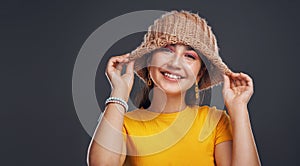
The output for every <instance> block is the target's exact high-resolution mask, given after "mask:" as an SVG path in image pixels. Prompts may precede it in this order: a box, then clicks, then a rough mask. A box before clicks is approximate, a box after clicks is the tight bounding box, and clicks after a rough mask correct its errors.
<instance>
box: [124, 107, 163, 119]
mask: <svg viewBox="0 0 300 166" xmlns="http://www.w3.org/2000/svg"><path fill="white" fill-rule="evenodd" d="M156 116H157V113H154V112H150V111H147V110H145V109H136V110H133V111H129V112H126V114H125V116H124V121H128V120H136V121H146V120H150V119H153V118H154V117H156Z"/></svg>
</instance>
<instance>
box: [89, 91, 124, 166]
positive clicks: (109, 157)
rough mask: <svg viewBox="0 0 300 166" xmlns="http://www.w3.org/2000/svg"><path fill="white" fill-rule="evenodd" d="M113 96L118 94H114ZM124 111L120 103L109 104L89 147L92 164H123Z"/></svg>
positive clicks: (94, 165)
mask: <svg viewBox="0 0 300 166" xmlns="http://www.w3.org/2000/svg"><path fill="white" fill-rule="evenodd" d="M112 96H118V95H114V94H112ZM118 97H120V96H118ZM124 112H125V110H124V108H123V107H122V106H121V105H119V104H116V103H110V104H108V105H107V107H106V109H105V111H104V115H103V117H102V120H101V122H100V123H99V124H98V126H97V128H96V130H95V133H94V136H93V139H92V142H91V144H90V147H89V153H88V163H89V165H90V166H99V165H121V163H120V162H121V156H122V154H123V155H124V153H125V152H124V150H125V148H123V146H125V144H124V139H123V135H122V127H123V119H124Z"/></svg>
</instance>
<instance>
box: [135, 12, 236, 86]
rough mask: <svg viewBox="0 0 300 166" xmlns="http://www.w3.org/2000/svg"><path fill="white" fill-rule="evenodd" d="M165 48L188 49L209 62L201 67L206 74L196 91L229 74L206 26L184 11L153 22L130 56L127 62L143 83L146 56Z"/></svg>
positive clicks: (212, 84)
mask: <svg viewBox="0 0 300 166" xmlns="http://www.w3.org/2000/svg"><path fill="white" fill-rule="evenodd" d="M167 44H185V45H189V46H191V47H192V48H193V49H195V50H196V51H198V52H200V53H201V54H203V56H204V57H205V58H206V59H207V60H208V61H209V63H205V65H206V68H207V71H208V72H206V74H205V75H204V76H203V77H202V80H201V82H200V90H202V89H207V88H210V87H211V86H214V85H216V84H218V83H221V82H222V81H223V74H227V75H228V74H230V73H231V72H232V71H231V70H230V69H229V68H228V67H227V65H226V64H225V63H224V62H223V61H222V59H221V57H220V56H219V49H218V46H217V41H216V37H215V35H214V34H213V32H212V30H211V27H210V26H208V25H207V22H206V21H205V20H204V19H203V18H201V17H199V15H197V14H194V13H190V12H188V11H171V12H168V13H166V14H164V15H162V16H161V18H159V19H156V20H155V21H154V24H153V25H151V26H150V27H149V28H148V32H147V33H146V34H145V36H144V41H143V42H142V43H141V45H140V46H139V47H137V48H136V49H135V50H133V51H132V52H131V53H130V56H129V58H130V59H131V60H135V66H134V69H135V72H136V74H137V75H138V76H139V77H140V78H141V79H142V80H143V81H144V82H146V80H147V75H146V72H145V67H147V60H146V59H147V56H149V53H151V52H152V51H154V50H156V49H158V48H161V47H164V46H166V45H167Z"/></svg>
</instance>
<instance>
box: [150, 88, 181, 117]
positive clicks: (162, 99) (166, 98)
mask: <svg viewBox="0 0 300 166" xmlns="http://www.w3.org/2000/svg"><path fill="white" fill-rule="evenodd" d="M152 94H153V97H152V101H151V105H150V107H149V108H148V110H150V111H153V112H160V113H172V112H179V111H182V110H183V109H184V108H185V107H186V103H185V93H182V94H166V93H164V91H163V90H161V89H159V88H157V87H154V88H153V93H152Z"/></svg>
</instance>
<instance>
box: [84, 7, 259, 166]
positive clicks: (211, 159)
mask: <svg viewBox="0 0 300 166" xmlns="http://www.w3.org/2000/svg"><path fill="white" fill-rule="evenodd" d="M125 65H126V72H125V73H124V74H121V71H122V69H123V67H124V66H125ZM134 71H135V72H136V74H137V75H138V76H139V77H140V78H141V79H142V80H143V81H144V82H145V92H146V93H144V92H142V97H141V98H140V103H139V104H138V106H139V107H140V108H139V109H137V110H134V111H131V112H127V113H126V111H127V109H128V106H127V104H126V102H127V101H128V99H129V95H130V92H131V90H132V86H133V79H134ZM106 74H107V77H108V79H109V81H110V83H111V87H112V92H111V97H110V98H109V99H107V101H106V109H105V112H104V115H103V117H102V120H101V122H100V123H99V124H98V126H97V129H96V131H95V134H94V137H93V140H92V141H91V144H90V147H89V153H88V163H89V165H91V166H96V165H123V164H124V165H238V166H240V165H260V161H259V156H258V153H257V150H256V145H255V141H254V138H253V134H252V131H251V125H250V119H249V115H248V109H247V104H248V101H249V100H250V98H251V96H252V94H253V82H252V79H251V78H250V77H249V76H248V75H247V74H244V73H234V72H232V71H231V70H230V69H228V67H227V66H226V65H225V64H224V63H223V62H222V60H221V58H220V57H219V55H218V47H217V43H216V39H215V36H214V35H213V33H212V31H211V28H210V27H209V26H208V25H207V23H206V21H204V19H202V18H200V17H199V16H198V15H197V14H193V13H190V12H187V11H180V12H178V11H172V12H169V13H166V14H165V15H163V16H162V17H161V18H159V19H158V20H156V21H155V22H154V25H152V26H150V27H149V30H148V33H147V34H146V35H145V38H144V42H143V43H142V44H141V46H140V47H138V48H137V49H136V50H134V51H132V52H131V53H130V54H125V55H121V56H115V57H112V58H111V59H110V60H109V62H108V64H107V70H106ZM221 81H222V82H224V85H223V91H222V93H223V98H224V101H225V105H226V108H227V111H228V114H229V116H228V115H227V113H226V112H225V111H222V110H217V109H216V108H215V107H210V106H205V105H202V106H199V105H198V104H199V101H201V97H200V96H199V91H205V90H206V89H209V88H211V87H212V86H214V85H216V84H218V83H220V82H221ZM150 91H151V96H150V97H149V93H150Z"/></svg>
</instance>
